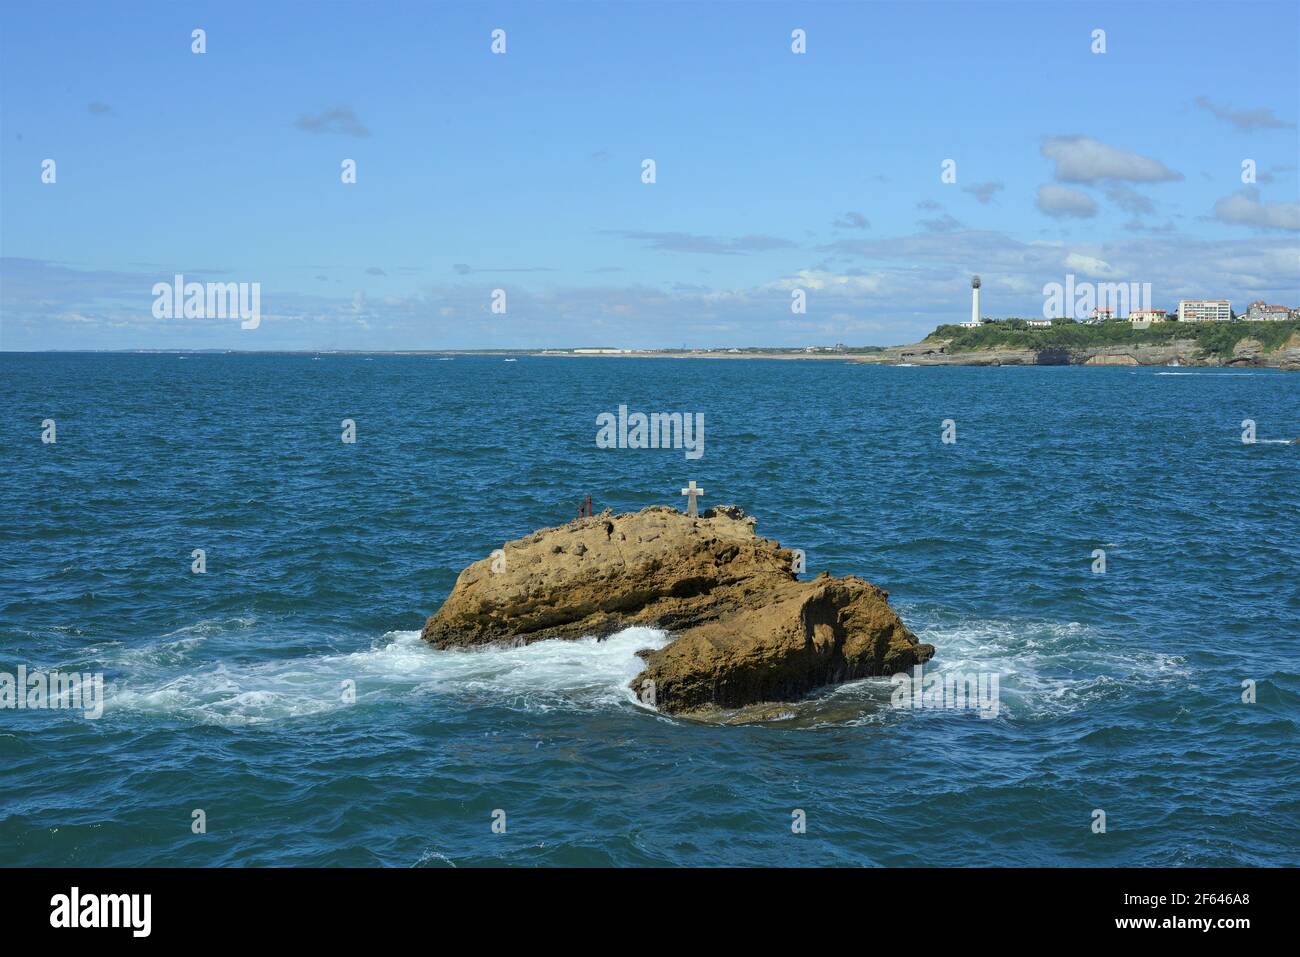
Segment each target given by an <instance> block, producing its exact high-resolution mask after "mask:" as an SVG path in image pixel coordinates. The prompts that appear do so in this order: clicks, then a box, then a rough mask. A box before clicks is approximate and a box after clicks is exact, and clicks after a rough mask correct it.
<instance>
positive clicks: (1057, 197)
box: [1035, 183, 1097, 219]
mask: <svg viewBox="0 0 1300 957" xmlns="http://www.w3.org/2000/svg"><path fill="white" fill-rule="evenodd" d="M1035 205H1036V206H1037V207H1038V208H1039V209H1040V210H1042V211H1043V212H1044V213H1046V214H1047V215H1048V216H1056V217H1058V218H1059V217H1062V216H1076V217H1078V218H1080V219H1087V218H1089V217H1091V216H1096V215H1097V203H1096V202H1095V201H1094V200H1093V198H1092V197H1091V196H1089V195H1088V194H1087V193H1081V192H1079V191H1078V190H1077V189H1070V188H1069V187H1066V186H1057V185H1056V184H1055V183H1044V184H1043V185H1042V186H1040V187H1038V199H1037V200H1036V201H1035Z"/></svg>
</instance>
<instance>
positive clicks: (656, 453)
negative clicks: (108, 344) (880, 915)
mask: <svg viewBox="0 0 1300 957" xmlns="http://www.w3.org/2000/svg"><path fill="white" fill-rule="evenodd" d="M0 372H3V375H2V376H0V414H2V418H0V443H2V448H0V451H2V452H3V459H2V462H0V494H2V495H3V499H4V501H5V503H6V505H7V508H6V513H7V521H6V522H5V523H4V525H3V528H0V671H8V672H14V671H16V669H17V668H18V666H19V665H25V666H27V667H28V668H29V669H35V668H44V669H53V668H58V669H64V670H78V671H87V672H90V671H102V672H103V674H104V677H105V681H106V682H107V685H108V687H107V689H106V700H105V706H104V714H103V717H102V718H100V719H98V720H87V719H86V718H84V717H83V716H81V715H79V714H74V713H70V712H66V711H43V712H42V711H22V712H18V711H0V767H2V768H3V772H2V773H3V780H4V787H3V789H0V863H3V864H44V865H57V864H72V865H109V864H123V865H125V864H164V865H209V864H254V865H256V864H387V865H396V866H410V865H415V866H446V865H458V866H464V865H473V864H487V863H513V864H543V863H548V864H713V863H727V864H854V865H856V864H867V865H897V864H916V865H929V864H935V865H939V864H958V865H960V864H986V863H991V864H1048V865H1052V864H1084V865H1110V864H1122V865H1136V864H1171V865H1176V864H1205V865H1229V864H1245V865H1251V864H1265V865H1276V864H1289V865H1295V864H1296V863H1300V853H1298V852H1297V844H1298V843H1300V838H1298V837H1297V835H1298V834H1300V796H1298V795H1300V788H1298V787H1297V785H1298V784H1300V757H1298V753H1300V752H1298V750H1297V742H1298V738H1297V720H1298V717H1300V709H1298V707H1297V705H1298V704H1300V664H1298V662H1297V638H1298V636H1300V587H1298V586H1297V571H1298V570H1300V508H1298V504H1300V502H1298V493H1297V489H1300V482H1298V481H1297V471H1298V469H1300V446H1298V445H1289V444H1285V443H1283V442H1281V441H1276V440H1284V439H1290V438H1294V437H1296V436H1297V435H1300V377H1297V376H1295V375H1293V374H1292V375H1288V374H1283V373H1277V372H1270V371H1265V370H1240V371H1238V370H1183V371H1180V372H1178V373H1170V372H1167V371H1166V370H1148V369H1124V368H1115V369H1110V368H1098V369H1091V368H1089V369H1083V368H1041V369H1039V368H1030V369H1012V368H1002V369H960V368H953V369H927V368H873V367H868V366H859V365H852V364H847V363H837V362H781V361H723V360H716V361H715V360H701V361H668V360H638V359H565V358H530V357H522V358H520V359H519V361H517V362H510V363H507V362H503V361H502V360H501V359H500V358H493V357H480V358H470V357H457V358H455V359H454V360H452V361H439V360H438V358H436V357H426V356H376V357H362V356H329V355H327V356H323V357H321V358H320V359H313V358H312V357H310V356H223V355H203V354H194V355H189V356H186V357H185V358H184V359H182V358H180V357H178V356H174V355H155V356H135V355H37V356H19V355H12V354H10V355H4V356H0ZM620 404H626V405H628V406H629V408H631V409H632V410H640V411H645V412H650V411H682V412H703V413H704V415H705V424H706V431H705V454H704V456H703V458H702V459H699V460H698V461H692V460H688V459H686V458H685V455H684V453H683V452H682V451H681V450H627V449H625V450H617V449H598V448H596V444H595V433H596V424H595V420H596V416H597V415H598V414H599V413H601V412H606V411H610V412H612V411H616V410H617V407H618V406H619V405H620ZM46 418H52V419H54V420H55V421H56V423H57V429H58V432H57V436H58V441H57V443H55V444H53V445H46V444H42V443H41V441H40V433H41V423H42V421H43V420H44V419H46ZM345 418H351V419H353V420H355V422H356V425H357V442H356V444H355V445H345V444H344V443H342V442H341V441H340V432H341V427H340V423H341V420H343V419H345ZM948 418H951V419H953V420H955V422H956V424H957V438H958V441H957V442H956V444H954V445H945V444H943V443H941V442H940V423H941V421H942V420H943V419H948ZM1246 418H1251V419H1254V420H1255V421H1256V422H1257V428H1258V433H1259V437H1260V439H1261V441H1260V442H1259V443H1257V444H1255V445H1243V444H1242V443H1241V422H1242V420H1243V419H1246ZM1268 440H1273V441H1268ZM689 479H696V480H697V481H698V482H699V484H700V485H701V486H703V487H704V488H705V490H706V493H707V495H706V499H705V504H706V505H708V504H720V503H727V502H731V503H736V504H740V505H742V506H744V507H745V508H746V509H747V510H748V511H750V512H751V513H753V514H755V515H757V516H758V519H759V526H758V528H759V531H760V533H762V534H765V535H768V536H770V537H774V538H777V539H779V540H781V541H782V542H783V543H784V544H786V545H789V546H791V547H798V548H803V549H804V550H805V551H806V552H807V556H808V566H809V570H810V571H811V572H814V573H815V572H818V571H822V570H828V571H831V572H832V573H833V574H847V573H856V574H860V575H863V576H864V577H866V578H868V579H870V580H872V581H874V582H876V583H878V584H879V585H881V586H882V587H884V588H886V589H888V590H889V591H890V592H891V596H892V598H891V600H892V601H893V602H894V604H895V605H896V607H897V608H898V609H899V611H900V613H901V614H902V615H903V617H904V620H905V621H907V622H908V624H909V625H910V626H911V627H912V628H913V630H915V631H917V632H918V633H919V634H920V635H921V637H922V639H923V640H925V641H928V642H930V643H932V644H934V645H935V647H936V648H937V649H938V654H937V657H936V660H935V662H934V664H933V666H932V670H933V671H937V672H939V673H949V672H951V673H953V674H958V675H960V674H968V673H973V672H979V673H986V674H987V673H992V674H996V675H998V676H999V681H1000V701H999V709H998V713H997V716H996V717H992V718H981V717H979V716H978V714H977V713H974V712H961V711H953V710H930V709H922V710H919V711H918V710H902V709H899V708H897V707H893V706H892V705H891V690H892V689H891V685H890V683H889V682H888V681H887V680H883V679H874V680H868V681H862V682H856V683H853V684H850V685H845V686H841V687H839V688H835V689H829V690H827V691H825V692H824V693H821V694H818V695H815V696H814V697H813V698H811V699H809V700H807V701H804V702H799V703H797V704H794V705H792V706H791V707H790V708H789V709H786V710H784V711H783V712H782V713H780V714H779V715H776V716H775V717H774V720H771V721H767V722H764V723H761V724H750V725H743V726H732V727H718V726H715V725H705V724H699V723H693V722H686V721H678V720H670V719H667V718H664V717H663V716H660V715H657V714H655V713H653V712H650V711H647V710H646V709H644V708H641V707H639V706H638V705H637V704H636V703H635V701H634V700H633V699H632V696H631V694H630V692H628V691H627V690H626V684H627V682H628V680H629V679H630V678H631V677H633V676H634V675H635V674H636V673H637V671H638V670H639V660H638V659H637V658H636V656H635V652H636V651H637V650H638V649H639V648H644V647H647V646H650V645H655V644H659V643H662V642H665V641H667V640H668V638H669V636H666V635H664V634H662V633H660V632H656V631H653V630H650V629H631V630H629V631H627V632H624V633H622V634H620V635H618V636H616V637H614V638H612V639H610V640H608V641H605V642H601V643H599V644H597V643H595V642H592V641H579V642H564V643H561V642H547V643H539V644H536V645H532V646H529V647H526V648H515V649H488V650H480V651H469V652H464V651H460V652H437V651H433V650H431V649H429V648H428V647H426V646H424V645H423V644H422V643H421V642H420V641H419V638H418V630H419V628H420V625H421V624H422V622H423V619H424V618H425V616H426V615H428V614H429V613H430V612H432V611H433V610H434V609H435V608H436V607H437V605H438V603H439V602H440V601H441V600H442V598H443V597H444V596H445V595H446V594H447V592H448V591H449V589H450V588H451V585H452V583H453V581H454V579H455V576H456V574H457V573H458V572H459V571H460V569H461V568H462V567H464V565H466V564H467V563H469V562H470V561H473V560H475V559H478V558H481V557H483V556H485V555H487V554H488V553H489V552H490V551H491V550H492V549H494V548H497V547H500V545H501V543H502V542H504V541H506V540H508V539H511V538H515V537H518V536H520V535H522V534H525V533H527V532H529V531H532V530H533V529H534V528H537V527H541V526H546V525H553V524H558V523H561V522H563V521H566V520H568V519H569V518H570V517H572V516H573V515H574V514H576V505H577V501H578V499H579V497H580V496H583V495H586V494H590V495H591V496H592V498H593V500H594V501H595V503H596V505H597V507H598V508H599V507H605V506H608V507H612V508H614V509H616V510H627V509H637V508H641V507H643V506H645V505H650V504H656V503H658V504H674V505H677V504H680V502H681V497H680V496H679V495H678V494H677V490H678V489H679V488H680V487H681V486H682V485H683V484H684V483H685V482H686V481H687V480H689ZM195 548H202V549H204V550H205V551H206V555H207V573H206V574H204V575H195V574H192V573H191V571H190V564H191V561H192V559H191V552H192V551H193V549H195ZM1098 548H1101V549H1104V550H1105V552H1106V561H1107V571H1106V574H1104V575H1097V574H1093V573H1092V570H1091V569H1092V566H1093V561H1094V559H1093V557H1092V553H1093V551H1094V550H1095V549H1098ZM1245 679H1251V680H1253V681H1255V682H1256V688H1257V695H1258V700H1257V702H1256V703H1255V704H1253V705H1247V704H1243V703H1242V701H1241V693H1242V688H1241V683H1242V681H1243V680H1245ZM353 686H354V687H355V701H352V700H345V693H344V692H345V689H347V688H349V687H353ZM196 808H202V809H203V810H204V811H205V812H206V815H207V822H208V833H207V834H205V835H194V834H192V833H191V827H190V824H191V812H192V811H193V810H194V809H196ZM796 808H799V809H803V810H804V811H805V812H806V815H807V833H806V834H803V835H795V834H792V833H791V828H790V824H791V812H792V810H793V809H796ZM496 809H501V810H503V811H504V812H505V814H506V819H507V822H508V824H507V830H506V833H504V834H494V833H493V832H492V830H491V823H492V813H493V811H494V810H496ZM1094 809H1103V810H1105V812H1106V815H1107V833H1106V834H1104V835H1097V834H1093V833H1092V831H1091V828H1090V824H1091V822H1092V812H1093V811H1094Z"/></svg>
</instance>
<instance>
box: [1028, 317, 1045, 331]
mask: <svg viewBox="0 0 1300 957" xmlns="http://www.w3.org/2000/svg"><path fill="white" fill-rule="evenodd" d="M1051 324H1052V320H1051V319H1026V320H1025V325H1027V326H1029V327H1030V328H1031V329H1044V328H1046V327H1047V326H1050V325H1051Z"/></svg>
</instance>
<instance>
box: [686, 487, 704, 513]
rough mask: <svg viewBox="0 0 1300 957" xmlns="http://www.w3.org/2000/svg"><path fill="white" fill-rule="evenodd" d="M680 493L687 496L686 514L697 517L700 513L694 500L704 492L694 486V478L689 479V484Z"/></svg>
mask: <svg viewBox="0 0 1300 957" xmlns="http://www.w3.org/2000/svg"><path fill="white" fill-rule="evenodd" d="M682 494H683V495H685V496H687V506H686V514H687V515H689V516H690V517H691V518H699V517H700V513H699V512H698V511H697V510H696V508H695V500H696V499H697V498H699V497H700V496H701V495H703V494H704V489H702V488H696V487H695V479H691V481H690V485H688V486H687V487H686V488H684V489H682Z"/></svg>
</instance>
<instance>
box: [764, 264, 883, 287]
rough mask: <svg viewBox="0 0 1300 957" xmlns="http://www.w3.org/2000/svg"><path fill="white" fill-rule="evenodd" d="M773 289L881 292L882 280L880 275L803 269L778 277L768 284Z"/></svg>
mask: <svg viewBox="0 0 1300 957" xmlns="http://www.w3.org/2000/svg"><path fill="white" fill-rule="evenodd" d="M768 286H769V288H772V289H785V290H791V289H815V290H817V291H819V292H820V291H823V290H830V291H832V292H843V293H873V292H879V291H880V289H881V287H882V281H881V278H880V277H879V276H850V275H840V274H837V273H833V272H827V271H826V270H823V269H801V270H799V271H798V272H797V273H795V274H794V276H793V277H788V278H785V279H778V280H777V281H776V282H774V283H769V284H768Z"/></svg>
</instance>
